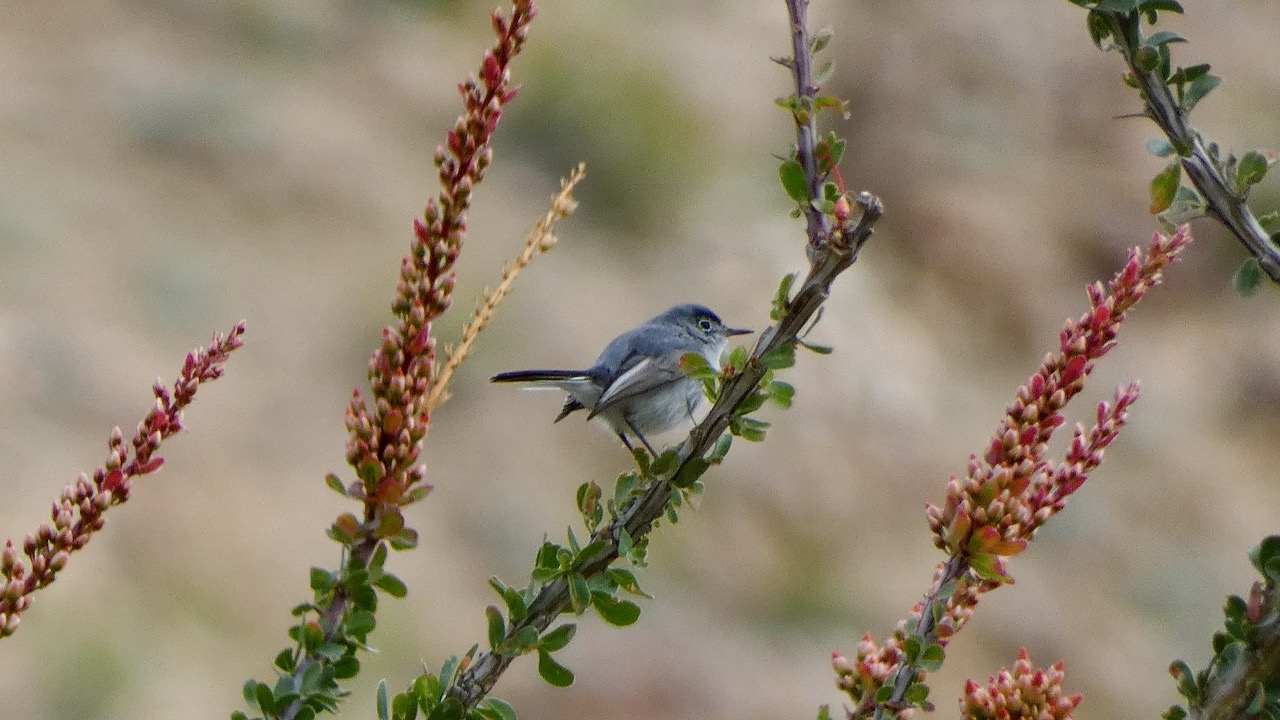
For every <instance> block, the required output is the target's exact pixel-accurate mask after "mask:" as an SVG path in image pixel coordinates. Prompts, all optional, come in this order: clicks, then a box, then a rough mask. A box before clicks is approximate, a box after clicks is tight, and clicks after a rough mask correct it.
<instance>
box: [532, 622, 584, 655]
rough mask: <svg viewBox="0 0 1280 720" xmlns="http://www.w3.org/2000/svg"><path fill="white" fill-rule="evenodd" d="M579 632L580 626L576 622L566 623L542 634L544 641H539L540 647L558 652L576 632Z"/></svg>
mask: <svg viewBox="0 0 1280 720" xmlns="http://www.w3.org/2000/svg"><path fill="white" fill-rule="evenodd" d="M577 632H578V626H577V625H575V624H574V623H565V624H564V625H561V626H560V627H558V628H556V629H555V630H552V631H551V632H548V633H547V634H546V635H543V636H542V641H541V642H540V643H538V647H539V648H540V649H542V650H546V651H547V652H557V651H558V650H561V649H563V648H564V646H565V645H568V644H569V641H570V640H572V639H573V636H574V634H575V633H577Z"/></svg>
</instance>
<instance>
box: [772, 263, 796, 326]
mask: <svg viewBox="0 0 1280 720" xmlns="http://www.w3.org/2000/svg"><path fill="white" fill-rule="evenodd" d="M795 282H796V274H795V273H788V274H787V275H785V276H783V278H782V282H780V283H778V290H777V292H775V293H774V294H773V309H772V310H770V311H769V319H770V320H773V321H774V322H777V321H778V320H781V319H782V316H784V315H786V314H787V308H788V307H789V306H790V302H791V286H792V285H794V284H795Z"/></svg>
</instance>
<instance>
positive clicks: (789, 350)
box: [748, 342, 796, 412]
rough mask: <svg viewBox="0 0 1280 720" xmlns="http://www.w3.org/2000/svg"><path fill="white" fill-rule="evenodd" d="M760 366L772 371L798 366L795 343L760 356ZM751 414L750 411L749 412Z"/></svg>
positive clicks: (786, 344) (785, 344)
mask: <svg viewBox="0 0 1280 720" xmlns="http://www.w3.org/2000/svg"><path fill="white" fill-rule="evenodd" d="M760 364H761V365H764V366H765V367H767V368H769V369H770V370H781V369H783V368H789V367H791V366H792V365H795V364H796V346H795V344H794V343H789V342H787V343H783V344H781V345H779V346H778V347H776V348H774V349H772V350H770V351H769V352H767V353H765V354H764V355H761V356H760ZM748 412H750V411H748Z"/></svg>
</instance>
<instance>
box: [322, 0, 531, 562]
mask: <svg viewBox="0 0 1280 720" xmlns="http://www.w3.org/2000/svg"><path fill="white" fill-rule="evenodd" d="M536 13H537V8H536V7H535V6H534V4H533V3H532V2H531V1H530V0H517V1H516V2H515V3H513V4H512V9H511V17H510V18H509V19H506V18H504V17H503V16H502V14H501V13H499V12H497V11H495V12H494V13H493V15H492V22H493V29H494V32H495V33H496V34H497V36H498V41H497V43H496V44H495V45H494V47H493V48H492V49H490V50H489V51H488V52H486V53H485V55H484V60H483V62H482V63H481V66H480V80H479V82H477V81H476V79H474V78H468V79H467V80H465V81H463V82H462V83H459V85H458V91H459V92H460V93H461V95H462V100H463V106H464V111H463V114H462V116H461V117H459V118H458V120H457V122H456V123H455V124H454V127H453V129H452V130H450V131H449V134H448V137H447V140H446V143H445V145H444V146H441V147H437V148H436V151H435V155H434V162H435V165H436V167H437V169H438V170H439V176H440V185H441V191H440V194H439V195H438V196H437V197H435V198H432V199H430V200H428V201H427V207H426V210H425V212H424V213H423V218H422V219H421V220H414V223H413V232H414V236H413V240H412V242H411V243H410V246H409V255H408V256H407V257H405V258H404V259H403V261H402V262H401V266H400V280H399V282H398V284H397V285H396V298H395V301H394V302H393V303H392V308H391V309H392V312H393V313H394V315H395V316H396V319H397V321H398V322H397V323H396V324H395V325H391V326H388V327H386V328H384V329H383V333H382V344H381V346H380V347H379V348H378V349H377V350H376V351H374V353H373V356H372V357H371V358H370V359H369V372H368V374H369V385H370V395H371V396H372V400H373V407H372V408H370V407H369V406H368V405H367V404H366V402H365V400H364V398H363V397H361V395H360V394H359V392H358V391H357V392H355V393H353V395H352V399H351V405H350V406H349V407H348V409H347V418H346V425H347V431H348V432H349V433H350V438H349V439H348V441H347V462H348V463H350V464H351V466H352V467H353V468H355V470H356V474H357V475H358V476H359V478H360V480H361V483H360V484H358V485H353V486H352V487H351V488H350V489H349V491H348V494H349V495H351V496H352V497H355V498H357V499H360V500H361V501H363V503H364V518H363V523H362V524H363V527H360V526H359V524H356V523H354V522H353V521H354V520H355V518H354V517H352V516H344V518H345V519H340V520H339V522H338V526H337V528H336V529H337V530H338V531H339V532H340V534H342V535H343V536H344V537H345V538H346V539H347V540H350V541H356V540H357V539H358V538H359V537H360V536H361V535H363V536H364V537H363V540H364V543H362V545H363V546H364V547H366V548H367V550H365V551H364V552H365V553H372V544H376V542H377V541H379V540H382V539H387V538H392V537H398V538H399V540H400V541H401V542H402V543H404V544H407V545H412V544H413V543H414V542H416V534H414V533H413V532H412V531H411V530H405V528H404V518H403V515H402V514H401V508H402V507H403V506H404V505H407V504H409V503H412V502H414V501H415V500H418V499H420V498H422V497H423V496H424V495H426V493H427V491H428V490H429V489H430V486H428V485H426V484H425V483H424V482H423V470H422V466H421V465H419V464H418V455H419V453H420V451H421V443H422V438H423V437H424V435H425V434H426V428H427V423H428V422H429V420H430V418H429V415H428V412H427V397H428V392H429V390H430V388H431V385H432V384H433V382H434V377H433V370H434V368H435V359H436V341H435V338H434V337H432V335H431V323H432V321H434V320H435V319H436V318H438V317H440V316H441V315H442V314H443V313H444V312H445V311H446V310H448V309H449V306H450V305H451V304H452V302H453V288H454V285H455V283H456V275H455V272H454V263H455V262H457V259H458V254H459V252H461V250H462V242H463V238H464V237H465V235H466V230H467V210H468V209H469V208H470V206H471V191H472V188H474V187H475V185H476V183H478V182H480V181H481V180H482V179H483V178H484V173H485V170H486V169H487V168H488V167H489V163H490V162H492V161H493V148H492V146H491V143H492V137H493V131H494V130H495V129H496V128H497V125H498V121H499V119H500V118H501V117H502V108H503V106H504V105H506V104H507V103H509V102H510V101H511V100H512V99H513V98H514V97H515V95H516V88H515V87H513V86H512V85H511V82H510V73H509V71H508V69H507V67H508V65H509V63H510V62H511V60H512V58H514V57H515V56H516V54H517V53H519V52H520V49H521V47H522V46H523V45H524V40H525V33H526V29H527V26H528V24H529V22H530V21H532V20H533V17H534V15H535V14H536Z"/></svg>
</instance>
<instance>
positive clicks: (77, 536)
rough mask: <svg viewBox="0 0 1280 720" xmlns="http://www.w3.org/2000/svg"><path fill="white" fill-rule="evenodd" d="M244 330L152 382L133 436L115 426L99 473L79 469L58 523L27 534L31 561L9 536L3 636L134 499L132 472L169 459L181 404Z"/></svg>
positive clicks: (1, 557)
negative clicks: (168, 380) (165, 452)
mask: <svg viewBox="0 0 1280 720" xmlns="http://www.w3.org/2000/svg"><path fill="white" fill-rule="evenodd" d="M242 335H244V323H243V322H241V323H239V324H237V325H236V326H235V327H234V328H232V329H231V332H230V333H228V334H227V335H226V336H225V337H224V336H223V335H222V334H220V333H218V334H214V336H213V341H212V342H211V343H210V345H209V349H208V350H205V349H204V348H196V349H195V350H192V351H191V352H190V353H187V359H186V362H184V363H183V365H182V372H181V373H180V374H179V375H178V379H177V380H175V381H174V384H173V390H172V391H170V390H169V388H168V387H167V386H165V384H164V383H162V382H161V381H159V380H157V381H156V383H155V385H153V386H152V388H151V391H152V393H153V394H154V395H155V399H156V401H155V404H154V405H153V406H152V407H151V410H150V411H149V412H148V413H147V416H146V417H145V418H143V420H142V422H140V423H138V430H137V432H136V433H134V436H133V439H132V441H131V443H129V444H126V443H125V440H124V435H123V434H122V433H121V432H120V428H118V427H117V428H114V429H112V431H111V439H110V440H109V441H108V442H107V447H108V452H107V460H106V462H105V463H103V465H102V467H99V468H98V469H96V470H94V471H93V479H92V480H90V479H89V477H88V476H87V475H85V474H84V473H80V476H79V477H77V478H76V480H75V482H73V483H71V484H69V485H67V486H66V487H65V488H63V489H62V494H61V495H60V496H59V497H58V500H57V501H56V502H54V503H53V508H52V510H51V511H50V516H51V517H52V521H53V524H52V525H50V524H47V523H46V524H42V525H41V526H40V527H39V528H37V529H36V531H35V532H34V533H32V534H30V535H27V537H26V540H24V541H23V543H22V552H23V554H24V555H26V556H27V562H29V563H30V566H29V567H28V565H27V562H23V561H22V560H21V559H20V558H19V557H18V553H17V551H16V550H15V549H14V546H13V541H12V540H6V541H5V544H4V549H3V550H0V577H2V578H3V582H0V637H6V636H9V635H12V634H13V633H15V632H17V630H18V625H19V623H20V622H21V618H22V613H23V612H24V611H25V610H26V609H27V608H29V607H30V606H31V595H32V593H34V592H35V591H36V590H39V589H40V588H42V587H45V586H46V585H48V584H50V583H52V582H53V581H54V578H55V577H56V576H57V574H58V572H59V571H61V570H62V568H64V567H66V564H67V560H68V559H69V558H70V556H71V553H73V552H75V551H76V550H79V549H81V548H83V547H84V546H85V545H87V544H88V543H89V539H90V538H92V537H93V534H94V533H95V532H97V531H99V530H101V529H102V527H103V525H104V524H105V523H106V518H105V517H104V515H105V513H106V511H107V509H108V508H110V507H111V506H113V505H119V504H121V503H123V502H125V501H127V500H128V499H129V494H130V492H131V491H132V489H133V479H134V478H136V477H139V476H141V475H147V474H149V473H153V472H155V471H156V470H159V469H160V468H161V466H163V465H164V458H163V457H161V456H160V455H157V454H156V451H157V450H159V449H160V443H161V442H163V441H164V439H165V438H167V437H169V436H170V435H173V434H174V433H176V432H178V431H180V430H182V410H183V409H184V408H186V406H187V405H189V404H191V401H192V400H193V399H194V398H195V394H196V389H197V388H198V387H199V386H200V383H202V382H207V381H209V380H215V379H217V378H219V377H221V376H222V365H223V363H225V362H226V361H227V358H228V357H229V356H230V355H231V351H233V350H235V349H236V348H238V347H240V346H241V345H243V344H244V341H243V340H242V339H241V336H242Z"/></svg>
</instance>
